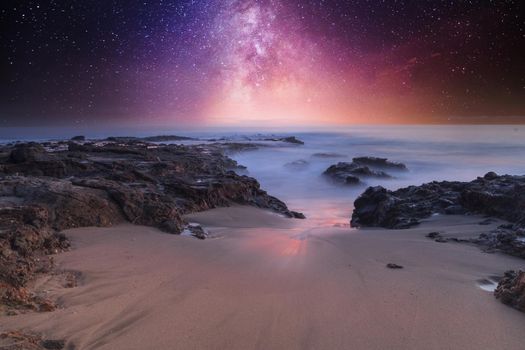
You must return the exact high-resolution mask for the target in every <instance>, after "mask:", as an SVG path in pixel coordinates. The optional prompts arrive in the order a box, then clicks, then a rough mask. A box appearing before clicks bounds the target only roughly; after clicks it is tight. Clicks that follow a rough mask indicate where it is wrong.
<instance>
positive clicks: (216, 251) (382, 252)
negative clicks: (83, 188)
mask: <svg viewBox="0 0 525 350" xmlns="http://www.w3.org/2000/svg"><path fill="white" fill-rule="evenodd" d="M189 220H190V221H192V222H199V223H201V224H203V225H205V226H206V227H207V229H209V230H210V231H211V232H212V234H213V235H214V236H215V237H216V238H213V239H209V240H205V241H201V240H197V239H194V238H190V237H182V236H176V235H169V234H165V233H162V232H159V231H158V230H156V229H153V228H149V227H141V226H134V225H120V226H116V227H111V228H79V229H74V230H69V231H67V232H66V234H67V235H68V236H69V237H70V238H71V239H72V241H73V243H74V249H73V250H72V251H70V252H66V253H63V254H60V255H58V256H57V262H58V264H59V267H60V269H63V270H69V271H79V272H81V274H82V279H81V283H80V285H79V286H77V287H75V288H69V289H65V288H62V287H60V286H59V285H58V284H57V282H56V280H55V279H54V278H47V279H43V280H41V281H39V288H41V289H45V290H47V291H48V292H49V295H50V296H51V297H56V298H58V299H59V300H60V303H61V304H62V305H63V307H62V308H61V309H59V310H57V311H54V312H51V313H40V314H37V313H30V314H24V315H17V316H11V317H3V318H0V328H1V329H24V330H32V331H38V332H42V333H43V334H44V335H45V336H46V337H48V338H53V339H56V338H66V339H67V340H68V345H74V346H75V349H114V350H115V349H117V350H118V349H126V350H132V349H141V350H143V349H476V350H480V349H523V348H524V344H525V332H524V331H525V314H523V313H520V312H518V311H516V310H514V309H511V308H509V307H507V306H505V305H503V304H501V303H500V302H499V301H497V300H496V299H495V298H494V297H493V295H492V293H490V292H488V291H485V290H483V289H482V288H480V287H479V285H478V282H477V281H478V280H480V279H484V278H488V277H490V276H492V275H499V274H501V273H502V272H503V271H505V270H507V269H510V268H520V267H521V268H524V267H525V264H524V261H523V260H520V259H515V258H512V257H508V256H504V255H500V254H486V253H483V252H481V251H480V250H479V249H478V248H477V247H474V246H470V245H467V244H458V243H437V242H434V241H432V240H430V239H428V238H425V234H426V233H428V232H430V231H436V230H439V231H445V232H449V233H450V232H461V233H463V234H476V233H479V231H480V230H488V229H490V228H492V227H493V225H492V226H491V225H489V226H480V225H478V223H479V221H481V219H480V218H479V217H452V216H446V217H442V216H438V217H433V218H431V219H429V220H428V221H427V222H425V223H424V224H423V225H421V226H420V227H418V228H414V229H410V230H399V231H397V230H383V229H365V230H353V229H350V228H349V227H314V228H312V227H308V220H306V221H300V220H290V219H285V218H281V217H279V216H277V215H275V214H272V213H268V212H265V211H261V210H257V209H253V208H246V207H233V208H226V209H215V210H211V211H208V212H204V213H199V214H194V215H191V216H189ZM494 225H496V224H494ZM387 263H396V264H400V265H403V266H404V268H403V269H399V270H392V269H388V268H386V267H385V265H386V264H387Z"/></svg>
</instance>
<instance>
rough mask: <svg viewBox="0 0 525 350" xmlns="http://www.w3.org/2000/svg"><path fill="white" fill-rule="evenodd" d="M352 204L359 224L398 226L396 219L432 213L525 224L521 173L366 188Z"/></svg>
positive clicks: (524, 180)
mask: <svg viewBox="0 0 525 350" xmlns="http://www.w3.org/2000/svg"><path fill="white" fill-rule="evenodd" d="M378 194H381V195H378ZM354 206H355V209H354V213H353V215H352V221H353V222H354V223H356V224H360V225H363V226H380V227H386V228H400V226H399V224H398V223H399V222H407V221H412V222H417V221H419V220H421V219H423V218H426V217H428V216H430V215H432V214H434V213H439V214H466V213H475V214H482V215H488V216H492V217H496V218H500V219H503V220H508V221H511V222H514V223H522V224H525V210H523V209H524V208H525V176H510V175H503V176H498V177H497V178H491V180H487V179H485V178H478V179H476V180H474V181H471V182H449V181H443V182H431V183H427V184H423V185H421V186H410V187H406V188H401V189H399V190H396V191H387V190H385V189H373V190H371V189H370V188H369V189H367V190H366V191H365V192H364V193H363V194H362V195H361V196H360V197H359V198H358V199H357V200H356V201H355V205H354ZM371 212H372V213H376V214H375V217H374V216H370V215H369V213H371ZM362 215H364V216H365V217H362Z"/></svg>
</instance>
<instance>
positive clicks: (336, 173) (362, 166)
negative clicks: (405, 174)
mask: <svg viewBox="0 0 525 350" xmlns="http://www.w3.org/2000/svg"><path fill="white" fill-rule="evenodd" d="M381 169H394V170H407V168H406V166H405V165H404V164H401V163H395V162H390V161H388V160H387V159H386V158H375V157H359V158H353V159H352V162H351V163H348V162H339V163H337V164H334V165H331V166H330V167H328V169H326V170H325V171H324V173H323V175H325V176H327V177H329V178H330V179H332V180H334V181H335V182H337V183H340V184H345V185H355V184H359V183H361V180H362V179H364V178H370V177H373V178H381V179H388V178H392V176H391V175H390V174H387V173H386V172H384V171H383V170H381Z"/></svg>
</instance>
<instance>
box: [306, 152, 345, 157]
mask: <svg viewBox="0 0 525 350" xmlns="http://www.w3.org/2000/svg"><path fill="white" fill-rule="evenodd" d="M312 157H317V158H345V157H346V156H345V155H344V154H339V153H330V152H326V153H314V154H312Z"/></svg>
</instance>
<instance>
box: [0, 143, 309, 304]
mask: <svg viewBox="0 0 525 350" xmlns="http://www.w3.org/2000/svg"><path fill="white" fill-rule="evenodd" d="M166 138H171V136H169V137H168V136H161V137H159V138H155V140H159V139H166ZM150 139H151V138H150ZM61 147H62V148H60V149H57V150H56V151H53V152H46V150H45V148H44V147H43V146H42V145H41V144H38V143H27V144H16V145H10V146H5V147H3V148H2V151H1V152H2V153H3V154H5V156H3V157H0V303H3V304H6V305H9V306H10V307H12V308H30V309H34V310H46V309H51V304H48V303H47V301H46V300H43V299H38V298H36V297H34V296H33V295H32V294H31V293H29V292H27V290H26V286H27V285H28V283H29V281H31V279H32V278H34V276H35V274H37V273H39V272H44V271H49V270H50V269H51V268H52V259H51V258H50V257H49V255H51V254H56V253H57V252H60V251H63V250H65V249H68V247H69V243H68V241H67V239H66V237H65V236H64V235H63V234H61V233H60V231H62V230H64V229H69V228H75V227H82V226H103V227H106V226H111V225H114V224H117V223H120V222H125V221H128V222H131V223H135V224H141V225H148V226H154V227H157V228H159V229H161V230H164V231H166V232H169V233H174V234H179V233H181V232H182V230H183V229H184V227H185V226H186V222H185V221H184V219H183V215H184V214H187V213H191V212H196V211H201V210H206V209H211V208H215V207H220V206H229V205H232V204H243V205H251V206H255V207H258V208H264V209H269V210H272V211H275V212H277V213H279V214H282V215H284V216H286V217H290V218H304V215H303V214H301V213H298V212H295V211H291V210H290V209H289V208H288V207H287V206H286V204H285V203H283V202H282V201H280V200H279V199H277V198H275V197H273V196H271V195H269V194H268V193H266V192H265V191H264V190H262V189H261V188H260V185H259V183H258V182H257V181H256V180H255V179H253V178H251V177H248V176H242V175H238V174H236V173H235V172H233V171H231V170H230V169H232V168H238V167H239V165H238V164H237V162H235V161H234V160H233V159H231V158H229V157H227V156H226V155H225V152H226V151H225V149H226V148H225V146H224V145H217V144H208V145H196V146H183V145H153V144H151V143H148V142H146V141H144V140H143V139H137V138H110V139H107V140H104V141H92V142H85V143H77V142H71V141H69V142H67V143H65V142H64V143H62V144H61ZM196 230H197V229H196ZM195 235H196V236H198V237H199V238H203V237H204V236H205V235H206V234H205V233H204V232H200V233H195Z"/></svg>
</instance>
